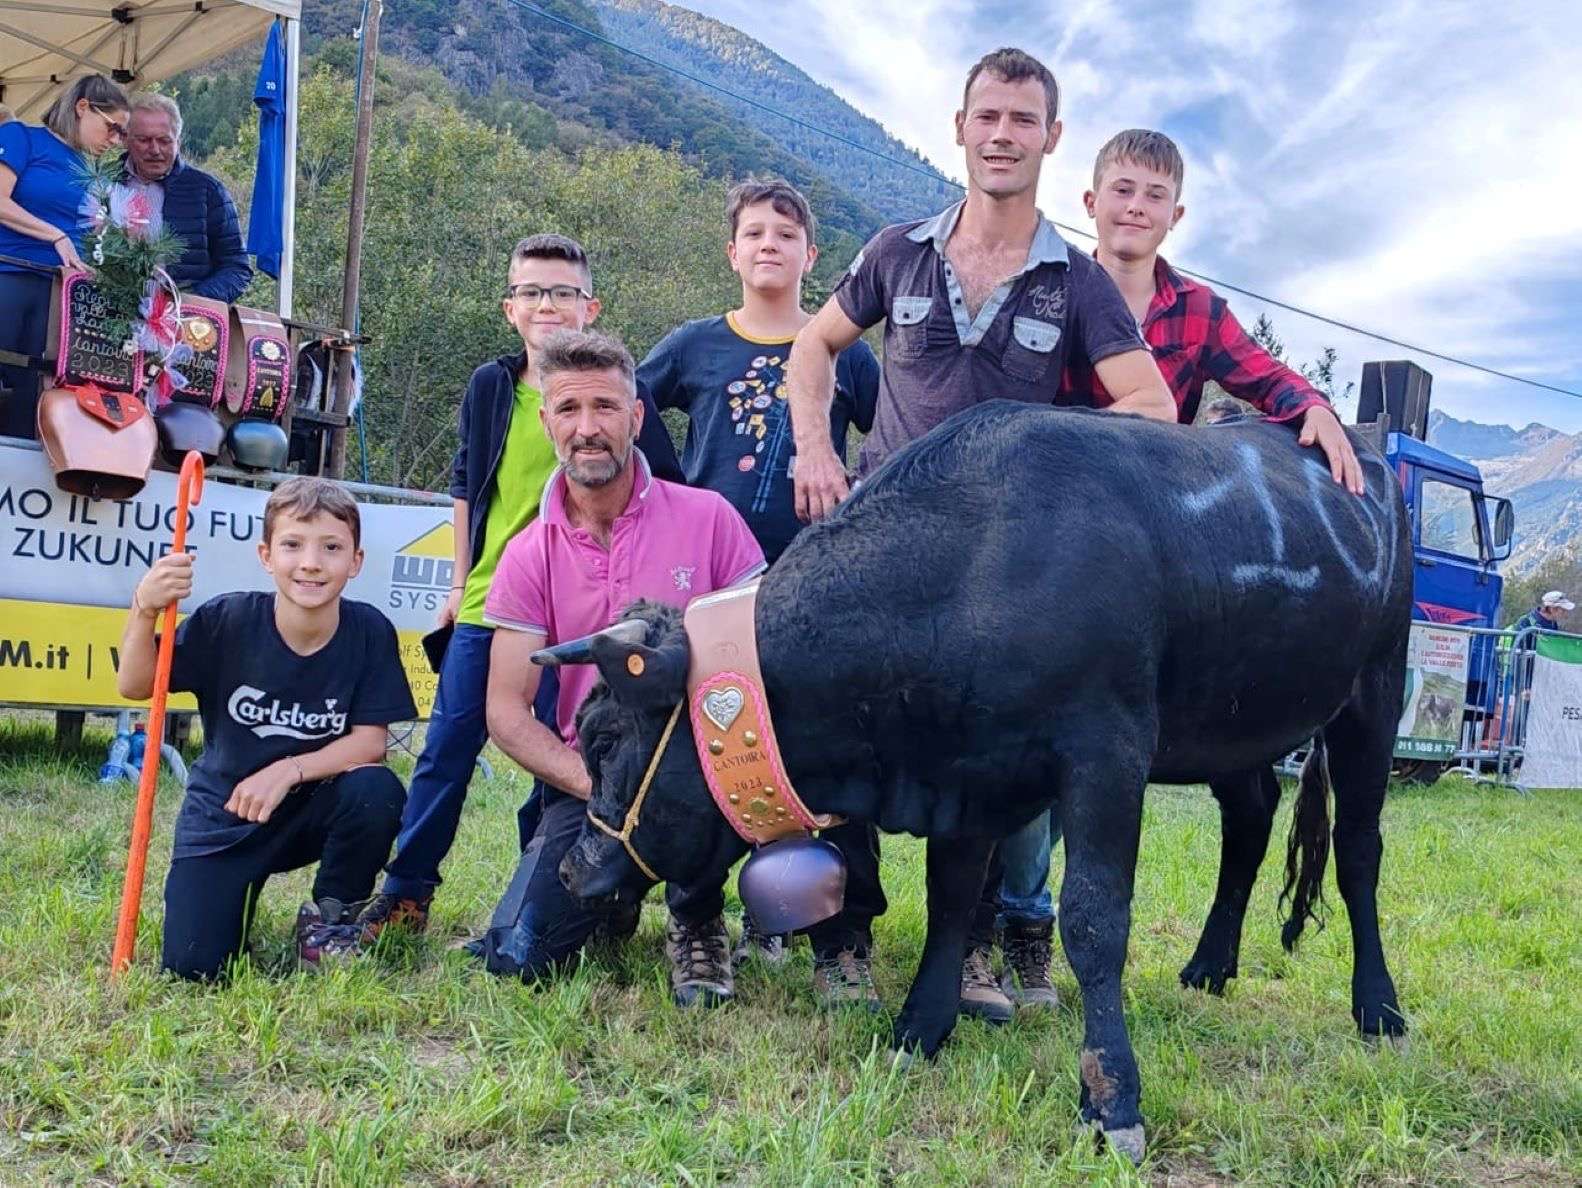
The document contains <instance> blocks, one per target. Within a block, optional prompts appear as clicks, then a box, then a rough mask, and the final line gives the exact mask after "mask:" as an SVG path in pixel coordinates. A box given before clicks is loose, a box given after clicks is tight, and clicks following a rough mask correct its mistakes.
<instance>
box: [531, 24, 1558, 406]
mask: <svg viewBox="0 0 1582 1188" xmlns="http://www.w3.org/2000/svg"><path fill="white" fill-rule="evenodd" d="M505 2H506V3H507V4H510V5H512V6H513V7H516V8H520V9H523V10H524V11H527V12H531V13H533V14H535V15H537V16H540V17H542V18H543V19H544V20H546V21H550V22H552V23H554V24H557V25H561V26H563V27H564V28H567V29H570V30H572V31H573V32H575V33H579V34H581V35H582V36H583V37H586V38H588V39H589V40H590V41H597V42H599V43H600V44H601V45H607V46H610V47H611V48H613V49H618V50H620V51H621V52H622V53H624V54H630V55H631V56H632V57H634V58H637V59H639V60H640V61H643V62H647V63H648V64H649V65H650V66H657V67H658V68H659V69H661V70H666V71H669V72H670V73H671V74H674V75H677V76H679V77H681V78H684V79H686V80H687V81H688V82H692V83H696V84H697V85H698V86H700V87H703V88H705V89H707V90H710V91H714V92H716V93H717V94H720V95H724V96H725V97H726V98H729V99H734V100H735V101H736V102H738V103H745V104H746V105H747V106H748V107H752V108H755V109H757V110H758V111H761V112H764V113H765V114H767V115H772V116H775V117H777V118H778V119H782V120H785V121H787V122H788V123H792V124H795V125H796V126H797V127H799V128H806V129H807V130H808V131H809V132H816V133H818V134H819V135H820V136H826V137H828V138H829V139H831V140H835V141H839V142H840V143H841V144H844V145H846V146H847V147H848V148H854V149H856V150H857V151H858V152H860V153H866V154H867V155H868V156H870V157H874V158H876V159H877V160H880V161H883V162H885V163H886V164H889V165H893V166H895V167H896V168H898V169H908V170H911V171H912V172H913V173H918V174H921V175H922V176H924V177H926V178H928V179H929V180H930V181H933V182H942V183H944V184H945V185H947V186H950V187H951V188H952V189H956V190H962V191H964V190H965V189H966V187H965V186H963V185H962V184H961V183H960V182H958V181H955V180H953V179H952V178H948V177H945V176H944V175H943V174H940V173H937V172H935V171H934V170H932V169H929V168H927V167H925V166H923V165H920V164H918V163H917V162H916V161H908V160H906V159H905V158H903V157H892V156H891V155H890V154H889V153H885V152H881V151H880V150H878V149H876V148H873V147H871V146H870V145H866V144H863V143H861V142H860V141H856V140H852V139H851V138H850V137H848V136H842V135H841V134H840V133H838V132H832V131H830V130H829V129H828V128H824V127H821V126H820V125H818V124H814V123H811V122H809V121H807V120H804V119H802V118H801V117H800V116H794V115H792V114H791V113H790V112H786V111H781V110H780V109H779V108H777V107H771V106H769V105H768V104H767V103H761V102H759V101H758V100H757V99H753V98H750V97H749V96H747V95H743V94H740V93H739V92H737V91H733V90H731V89H730V88H729V87H722V86H720V84H719V83H716V82H713V81H711V80H709V79H707V78H703V77H701V76H700V75H696V74H693V73H691V72H690V71H687V70H682V69H681V68H680V67H678V66H672V65H671V64H670V63H669V62H664V61H661V60H660V59H658V58H656V57H653V56H652V55H650V54H645V53H643V52H642V51H641V50H638V49H634V48H632V47H631V46H629V45H624V44H622V43H621V42H619V41H615V40H613V39H612V38H609V37H606V36H605V35H604V34H602V33H598V32H595V31H594V30H592V29H589V28H587V27H586V26H585V25H579V24H578V23H577V22H576V21H573V20H569V19H567V18H566V17H563V16H560V15H559V14H558V13H553V12H550V11H549V10H548V9H546V8H541V7H539V6H538V5H537V4H533V3H531V2H530V0H505ZM1055 226H1056V227H1058V228H1060V230H1062V231H1064V232H1066V233H1067V234H1069V235H1075V236H1078V237H1079V238H1082V239H1090V240H1095V241H1097V239H1098V236H1096V235H1094V234H1093V233H1092V232H1091V231H1085V230H1083V229H1082V228H1080V227H1073V226H1071V225H1070V224H1068V223H1061V222H1056V223H1055ZM1178 271H1181V272H1184V273H1186V274H1187V275H1188V276H1190V277H1194V278H1196V279H1197V280H1200V281H1202V282H1203V283H1204V284H1208V285H1213V286H1214V287H1215V288H1217V289H1228V290H1230V291H1231V292H1232V293H1240V294H1241V295H1242V296H1243V297H1250V298H1252V299H1253V300H1254V301H1261V302H1263V303H1264V304H1265V305H1272V306H1274V307H1275V308H1276V309H1283V310H1285V311H1287V312H1288V313H1294V314H1297V315H1298V316H1300V317H1304V318H1311V319H1312V320H1313V321H1315V322H1322V323H1323V324H1324V325H1326V326H1333V327H1335V328H1336V329H1338V330H1345V331H1348V332H1350V333H1352V334H1358V335H1361V336H1362V337H1364V338H1371V339H1373V340H1374V341H1375V342H1382V343H1387V344H1388V345H1390V346H1394V347H1400V348H1401V349H1402V350H1405V351H1412V352H1413V353H1415V354H1419V355H1425V356H1427V357H1428V358H1430V359H1438V360H1440V361H1442V362H1445V363H1450V364H1453V365H1455V366H1457V367H1465V368H1467V369H1468V370H1471V371H1478V372H1481V373H1483V374H1484V375H1490V376H1494V377H1495V378H1497V379H1502V380H1507V381H1509V382H1510V383H1513V384H1524V385H1526V386H1527V387H1529V388H1537V389H1539V390H1541V391H1545V392H1553V393H1555V394H1556V395H1560V396H1570V397H1572V398H1573V399H1576V400H1582V392H1574V391H1572V390H1571V389H1569V388H1562V387H1559V386H1557V385H1555V384H1546V383H1544V382H1543V381H1542V380H1535V379H1532V378H1530V377H1528V376H1524V375H1515V374H1513V373H1511V372H1509V371H1501V370H1500V369H1499V368H1497V367H1489V366H1488V365H1486V364H1483V363H1478V362H1475V361H1474V360H1472V359H1464V358H1462V357H1460V356H1459V355H1451V354H1448V353H1446V352H1444V351H1436V350H1433V349H1431V348H1429V347H1424V346H1417V345H1416V344H1414V343H1410V342H1405V341H1403V340H1401V339H1399V338H1394V337H1391V336H1390V335H1388V334H1381V333H1379V332H1378V331H1377V330H1369V329H1367V328H1366V327H1365V326H1358V325H1357V324H1355V323H1354V322H1347V321H1343V320H1342V319H1340V318H1332V317H1330V316H1329V315H1327V314H1321V313H1317V312H1315V311H1314V310H1311V309H1304V308H1303V307H1302V306H1300V305H1293V304H1291V303H1290V302H1288V301H1281V300H1280V299H1279V298H1277V297H1270V296H1268V295H1267V294H1264V293H1259V292H1255V291H1254V290H1252V289H1248V288H1246V287H1244V286H1242V285H1237V284H1233V283H1232V282H1230V281H1225V280H1217V279H1215V278H1214V277H1211V276H1205V275H1204V274H1203V273H1201V272H1194V271H1193V270H1192V269H1190V268H1179V269H1178Z"/></svg>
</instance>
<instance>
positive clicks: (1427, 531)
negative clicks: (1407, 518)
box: [1418, 476, 1480, 561]
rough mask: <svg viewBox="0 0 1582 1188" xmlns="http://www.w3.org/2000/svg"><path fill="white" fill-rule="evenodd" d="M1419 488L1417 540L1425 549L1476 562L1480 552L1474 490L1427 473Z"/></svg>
mask: <svg viewBox="0 0 1582 1188" xmlns="http://www.w3.org/2000/svg"><path fill="white" fill-rule="evenodd" d="M1420 490H1421V501H1420V505H1419V514H1418V520H1419V523H1420V524H1421V527H1420V528H1419V530H1418V543H1419V544H1420V545H1422V547H1423V548H1425V549H1434V550H1435V551H1437V552H1441V553H1451V554H1453V555H1454V556H1457V557H1466V558H1468V559H1469V560H1473V561H1476V560H1477V559H1478V557H1479V555H1480V554H1479V551H1478V529H1477V522H1478V517H1477V504H1476V503H1474V502H1473V494H1472V492H1471V491H1469V490H1468V489H1467V488H1466V487H1458V486H1454V485H1453V484H1451V483H1442V482H1439V481H1438V480H1436V479H1431V478H1428V477H1426V476H1425V477H1424V478H1423V483H1422V487H1421V488H1420Z"/></svg>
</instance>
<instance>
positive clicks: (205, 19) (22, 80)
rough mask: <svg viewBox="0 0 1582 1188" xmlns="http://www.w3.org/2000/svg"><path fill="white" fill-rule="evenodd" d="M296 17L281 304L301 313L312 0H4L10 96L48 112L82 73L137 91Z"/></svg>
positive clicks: (5, 95) (289, 63) (3, 90)
mask: <svg viewBox="0 0 1582 1188" xmlns="http://www.w3.org/2000/svg"><path fill="white" fill-rule="evenodd" d="M277 17H278V18H283V19H284V20H285V21H286V74H287V77H288V79H289V87H288V89H287V95H286V160H287V161H288V162H289V163H290V167H289V168H287V169H286V176H285V183H286V193H285V203H284V206H285V226H284V227H283V228H282V234H283V236H284V244H283V247H284V250H283V252H282V254H281V262H280V312H281V313H282V314H283V315H289V314H290V313H291V297H292V272H293V268H292V262H293V257H294V255H295V249H296V227H295V209H296V188H297V184H296V173H297V171H296V167H295V165H296V159H297V75H298V58H299V49H300V44H301V17H302V0H122V2H117V0H66V2H65V3H59V2H56V3H49V2H46V0H0V103H4V104H5V105H6V106H7V107H9V108H10V109H11V111H12V114H14V115H15V116H16V117H17V118H18V119H26V120H30V121H36V120H38V119H39V118H40V117H41V116H42V115H43V112H44V110H45V109H46V108H47V107H48V106H49V105H50V104H51V103H53V102H54V101H55V98H56V96H57V95H59V94H60V91H61V89H62V88H63V87H64V86H66V85H68V84H70V82H71V81H72V80H73V79H75V78H77V77H79V76H80V75H82V74H85V73H89V72H96V73H99V74H104V75H107V76H108V77H110V78H113V79H115V81H117V82H119V83H121V84H122V85H123V86H125V87H127V88H129V89H131V90H136V89H138V88H140V87H146V86H148V85H149V84H150V83H155V82H158V81H160V80H161V79H165V78H169V77H170V76H171V75H174V74H180V73H181V72H182V71H183V70H191V69H193V68H194V67H197V66H201V65H202V64H203V63H204V62H207V61H210V60H212V59H214V58H217V57H219V56H220V55H221V54H225V53H228V52H230V51H231V50H233V49H235V48H236V47H237V46H239V45H245V44H246V43H248V42H250V41H261V40H262V39H263V36H264V34H265V33H266V32H267V31H268V29H269V25H270V22H272V21H274V20H275V19H276V18H277Z"/></svg>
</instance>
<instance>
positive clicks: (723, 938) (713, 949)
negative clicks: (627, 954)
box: [665, 916, 736, 1007]
mask: <svg viewBox="0 0 1582 1188" xmlns="http://www.w3.org/2000/svg"><path fill="white" fill-rule="evenodd" d="M730 949H731V937H730V933H728V932H726V931H725V917H724V916H715V917H714V919H712V920H709V921H708V922H706V923H703V924H695V925H686V924H682V923H681V922H679V921H678V920H677V919H676V918H675V917H674V916H672V917H670V924H669V927H667V928H666V929H665V955H666V956H667V957H669V958H670V990H671V995H672V997H673V998H674V999H675V1000H676V1005H677V1006H682V1007H690V1006H705V1007H714V1006H719V1005H721V1004H722V1003H727V1002H729V1001H730V1000H731V999H732V998H734V997H735V996H736V984H735V980H734V978H733V977H732V975H731V958H730Z"/></svg>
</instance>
